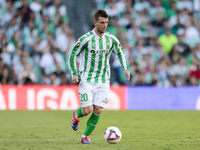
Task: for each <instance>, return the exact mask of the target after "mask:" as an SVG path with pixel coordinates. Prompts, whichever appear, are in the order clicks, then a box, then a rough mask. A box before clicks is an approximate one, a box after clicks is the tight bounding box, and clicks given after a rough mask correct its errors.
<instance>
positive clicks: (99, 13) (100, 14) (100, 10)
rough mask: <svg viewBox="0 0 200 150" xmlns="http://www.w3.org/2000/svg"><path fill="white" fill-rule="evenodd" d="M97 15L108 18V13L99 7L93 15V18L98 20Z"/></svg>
mask: <svg viewBox="0 0 200 150" xmlns="http://www.w3.org/2000/svg"><path fill="white" fill-rule="evenodd" d="M99 17H103V18H108V15H107V13H106V11H105V10H102V9H99V10H98V11H97V12H96V13H95V15H94V20H95V21H99Z"/></svg>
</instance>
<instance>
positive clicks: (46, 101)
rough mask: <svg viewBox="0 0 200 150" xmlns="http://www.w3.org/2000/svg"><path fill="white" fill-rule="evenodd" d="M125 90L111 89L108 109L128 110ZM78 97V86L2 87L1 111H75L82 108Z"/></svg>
mask: <svg viewBox="0 0 200 150" xmlns="http://www.w3.org/2000/svg"><path fill="white" fill-rule="evenodd" d="M125 88H126V87H124V86H117V87H111V88H110V93H109V98H108V108H107V109H110V110H120V109H126V96H125V94H126V93H125V90H126V89H125ZM78 95H79V93H78V85H65V86H48V85H23V86H20V85H16V86H15V85H2V86H0V110H74V109H76V108H78V107H79V106H80V101H79V97H78Z"/></svg>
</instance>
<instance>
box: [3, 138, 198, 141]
mask: <svg viewBox="0 0 200 150" xmlns="http://www.w3.org/2000/svg"><path fill="white" fill-rule="evenodd" d="M41 140H42V141H63V140H61V139H42V138H41V139H40V138H38V139H0V141H41ZM77 140H80V139H77ZM99 141H103V139H99ZM126 141H200V139H166V140H159V139H128V140H126Z"/></svg>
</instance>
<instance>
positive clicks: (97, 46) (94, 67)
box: [69, 10, 130, 144]
mask: <svg viewBox="0 0 200 150" xmlns="http://www.w3.org/2000/svg"><path fill="white" fill-rule="evenodd" d="M94 25H95V28H94V29H93V30H92V31H90V32H88V33H86V34H85V35H83V36H82V37H80V38H79V39H78V42H77V43H76V45H75V46H74V48H73V49H72V51H71V54H70V56H69V57H70V58H69V65H70V68H71V71H72V82H73V83H78V82H79V81H80V82H79V98H80V101H81V107H79V108H78V109H76V110H75V111H74V112H73V118H72V122H71V126H72V128H73V130H75V131H76V130H78V126H79V121H80V118H81V117H84V116H87V115H89V114H90V113H91V112H92V115H91V116H90V118H89V119H88V121H87V125H86V129H85V131H84V133H83V135H82V138H81V140H80V142H81V143H84V144H92V143H91V142H90V139H89V137H88V136H89V135H90V134H91V133H92V132H93V130H94V129H95V126H96V125H97V123H98V121H99V118H100V116H101V112H102V109H103V108H107V103H108V93H109V89H110V66H109V58H110V55H111V54H112V53H114V54H116V55H117V56H118V58H119V61H120V63H121V66H122V68H123V69H124V74H125V76H126V77H127V78H126V80H127V81H128V80H129V79H130V72H129V66H128V63H127V60H126V57H125V55H124V51H123V48H122V46H121V44H120V42H119V40H118V39H117V38H116V37H115V36H114V35H112V34H109V33H108V32H106V28H107V25H108V15H107V13H106V12H105V11H104V10H98V11H97V12H96V14H95V17H94ZM78 57H79V63H80V65H79V70H78V71H77V67H76V59H77V58H78ZM77 72H78V74H77Z"/></svg>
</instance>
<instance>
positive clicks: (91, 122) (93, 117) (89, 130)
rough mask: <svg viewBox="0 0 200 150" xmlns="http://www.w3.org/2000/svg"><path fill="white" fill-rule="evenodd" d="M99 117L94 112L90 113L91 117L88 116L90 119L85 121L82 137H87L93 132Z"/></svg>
mask: <svg viewBox="0 0 200 150" xmlns="http://www.w3.org/2000/svg"><path fill="white" fill-rule="evenodd" d="M100 116H101V115H97V114H95V113H94V112H93V113H92V115H91V116H90V118H89V119H88V121H87V126H86V128H85V132H84V133H83V135H85V136H89V135H90V134H91V133H92V132H93V130H94V129H95V127H96V125H97V123H98V122H99V118H100Z"/></svg>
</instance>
